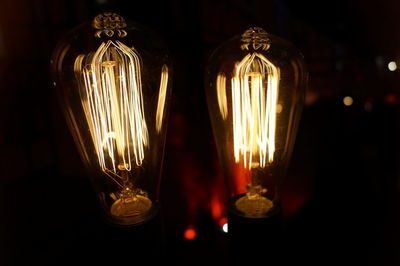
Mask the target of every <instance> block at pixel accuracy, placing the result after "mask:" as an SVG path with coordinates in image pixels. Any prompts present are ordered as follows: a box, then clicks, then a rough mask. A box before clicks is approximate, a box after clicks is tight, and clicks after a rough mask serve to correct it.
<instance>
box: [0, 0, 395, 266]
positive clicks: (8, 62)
mask: <svg viewBox="0 0 400 266" xmlns="http://www.w3.org/2000/svg"><path fill="white" fill-rule="evenodd" d="M103 9H112V10H115V11H117V12H119V13H121V14H122V15H123V16H125V17H128V18H130V19H132V20H134V21H136V22H138V23H140V24H143V25H146V26H148V27H150V28H152V29H153V30H155V31H156V32H158V33H159V34H160V35H161V37H162V38H163V39H164V40H165V41H166V42H167V44H168V46H169V48H170V51H171V54H172V56H173V59H174V81H173V97H172V108H171V114H170V119H169V130H168V140H167V147H166V153H165V167H164V177H163V181H162V184H161V191H162V195H161V200H162V208H161V211H160V214H159V216H158V217H156V218H155V219H154V220H153V221H151V222H149V223H148V224H145V225H142V226H138V227H134V228H116V227H113V226H110V225H108V224H107V223H106V222H105V221H104V220H103V219H102V218H101V214H100V213H101V212H100V210H99V209H98V205H97V202H96V197H95V194H94V192H93V190H92V188H91V186H90V183H89V181H88V179H87V178H86V177H85V174H84V171H83V166H82V163H81V161H80V159H79V156H78V153H77V151H76V149H75V146H74V144H73V141H72V138H71V136H70V133H69V132H68V129H67V127H66V124H65V122H64V118H63V117H62V114H61V111H60V108H59V106H58V102H57V101H56V99H55V97H54V88H53V87H52V82H51V77H50V73H49V72H50V71H49V61H50V55H51V52H52V49H53V48H54V46H55V44H56V43H57V41H58V40H59V39H60V38H61V37H62V36H63V34H65V33H66V31H68V30H70V29H71V28H73V27H74V26H76V25H78V24H81V23H83V22H86V21H90V20H91V19H92V18H93V17H94V16H95V15H96V14H97V13H98V12H99V11H101V10H103ZM399 17H400V2H398V1H396V0H381V1H361V0H348V1H346V0H335V1H333V0H326V1H289V0H264V1H262V0H247V1H245V0H231V1H229V0H215V1H211V0H208V1H207V0H204V1H200V0H198V1H196V0H193V1H184V0H169V1H160V2H157V1H140V2H139V1H116V0H114V1H112V0H91V1H89V0H86V1H79V0H69V1H68V0H57V1H50V0H47V1H45V0H0V265H80V264H82V263H86V264H89V265H96V264H97V265H117V264H122V263H123V264H125V265H135V264H137V263H138V262H140V261H145V262H147V263H149V264H150V265H151V264H152V263H151V262H155V261H157V260H158V259H159V258H161V259H162V263H170V264H172V265H231V264H236V262H248V261H251V262H254V263H257V264H259V265H287V264H293V263H296V264H299V263H300V264H301V265H303V264H308V265H338V264H339V265H349V264H353V265H399V264H400V244H399V240H400V230H399V229H400V217H399V211H400V209H399V207H400V205H399V188H400V180H399V175H400V173H399V170H400V169H399V162H400V158H399V149H400V143H399V140H398V139H399V137H398V136H400V134H399V133H400V128H399V125H400V116H399V90H400V89H399V87H400V86H399V85H400V79H399V70H396V71H389V69H388V63H389V62H390V61H395V62H397V64H398V65H400V59H399V58H400V54H399V48H400V30H399V27H398V18H399ZM249 26H262V27H264V28H265V29H266V30H267V31H269V32H270V33H272V34H275V35H279V36H281V37H284V38H285V39H287V40H289V41H291V42H292V43H294V44H295V45H296V46H297V47H298V49H299V50H300V51H301V52H302V53H303V54H304V56H305V59H306V62H307V64H308V67H309V71H310V82H309V88H308V91H307V96H306V106H305V109H304V112H303V116H302V120H301V124H300V128H299V132H298V137H297V142H296V145H295V150H294V156H293V159H292V162H291V165H290V170H289V174H288V177H287V179H286V182H285V185H284V187H283V194H282V219H281V221H278V222H276V221H275V220H268V221H243V220H241V219H237V218H235V217H230V218H231V219H230V220H229V233H228V234H225V233H223V231H222V230H221V225H222V224H223V223H224V222H225V221H226V216H227V212H226V209H225V205H224V203H225V202H224V199H225V191H224V185H223V178H222V175H221V171H220V168H219V165H218V159H217V156H216V154H215V148H214V142H213V138H212V134H211V127H210V122H209V118H208V112H207V107H206V101H205V95H204V87H203V77H204V67H205V64H206V60H207V57H208V56H209V55H210V53H211V51H212V50H213V49H214V48H215V47H217V46H218V45H219V44H220V43H222V42H223V41H225V40H227V39H228V38H230V37H232V36H233V35H236V34H240V33H242V32H243V31H244V30H245V29H247V28H248V27H249ZM345 96H351V97H352V98H353V104H352V105H351V106H346V105H344V103H343V98H344V97H345ZM188 228H193V229H194V230H195V231H196V237H195V238H194V239H193V240H188V239H186V238H185V232H186V230H187V229H188ZM248 264H249V263H248Z"/></svg>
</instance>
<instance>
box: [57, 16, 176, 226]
mask: <svg viewBox="0 0 400 266" xmlns="http://www.w3.org/2000/svg"><path fill="white" fill-rule="evenodd" d="M52 69H53V73H54V78H55V84H56V87H57V89H58V92H59V96H60V97H59V98H60V100H61V103H62V105H63V108H64V113H65V115H66V118H67V122H68V125H69V128H70V130H71V131H72V133H73V136H74V140H75V142H76V144H77V146H78V148H79V151H80V154H81V157H82V159H83V161H84V162H85V164H86V166H87V168H88V170H89V173H90V175H91V180H92V181H93V182H92V183H93V185H94V188H95V190H96V192H97V194H98V197H99V199H100V202H101V205H102V206H103V208H104V210H105V213H106V214H107V216H108V217H109V218H110V220H111V221H112V222H114V223H117V224H121V225H133V224H138V223H142V222H144V221H146V220H148V219H150V218H151V217H153V216H154V215H155V213H156V211H157V206H158V194H159V183H160V176H161V165H162V161H163V150H164V143H165V135H166V121H167V119H166V117H167V113H168V102H169V96H170V85H171V62H170V59H169V56H168V52H167V48H166V46H165V45H164V43H163V41H162V40H160V38H159V37H157V35H155V34H154V33H153V32H152V31H150V30H148V29H146V28H144V27H143V26H140V25H138V24H136V23H133V22H130V21H127V20H125V19H124V18H123V17H121V16H120V15H118V14H116V13H112V12H104V13H102V14H99V15H98V16H96V17H95V18H94V19H93V21H92V22H91V23H88V24H84V25H82V26H80V27H78V28H76V29H74V30H73V31H71V32H70V33H69V34H68V35H67V36H66V38H65V40H64V41H62V42H60V43H59V44H58V46H57V47H56V49H55V52H54V55H53V59H52Z"/></svg>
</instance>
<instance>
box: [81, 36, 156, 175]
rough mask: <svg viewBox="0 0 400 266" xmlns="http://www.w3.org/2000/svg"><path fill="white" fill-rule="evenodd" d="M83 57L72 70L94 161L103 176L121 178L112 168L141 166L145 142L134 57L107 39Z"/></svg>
mask: <svg viewBox="0 0 400 266" xmlns="http://www.w3.org/2000/svg"><path fill="white" fill-rule="evenodd" d="M84 57H85V56H84V55H79V56H78V57H77V59H76V60H75V65H74V68H75V73H76V76H77V78H78V81H80V86H79V88H80V91H79V92H80V96H81V103H82V107H83V110H84V113H85V117H86V120H87V122H88V125H89V130H90V133H91V136H92V140H93V143H94V147H95V150H96V153H97V157H98V161H99V164H100V167H101V169H102V170H103V172H105V173H106V174H107V175H108V176H110V174H112V175H114V176H116V177H119V178H121V176H120V175H118V173H117V170H118V171H131V170H132V162H133V163H134V164H136V165H137V166H140V165H142V163H143V160H144V151H145V148H146V147H147V146H148V145H149V137H148V130H147V125H146V120H145V116H144V108H143V95H142V81H141V64H140V57H139V55H138V54H137V52H136V50H135V49H134V48H129V47H127V46H126V45H124V44H123V43H121V42H119V41H115V42H114V41H111V40H109V41H108V42H107V43H104V42H103V43H102V44H101V45H100V46H99V48H98V49H97V51H96V52H95V53H94V54H92V55H89V56H88V57H87V58H84ZM84 60H85V62H84ZM83 62H84V64H83ZM113 179H114V178H113Z"/></svg>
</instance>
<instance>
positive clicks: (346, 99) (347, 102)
mask: <svg viewBox="0 0 400 266" xmlns="http://www.w3.org/2000/svg"><path fill="white" fill-rule="evenodd" d="M343 103H344V105H346V106H350V105H352V104H353V98H351V97H350V96H346V97H344V98H343Z"/></svg>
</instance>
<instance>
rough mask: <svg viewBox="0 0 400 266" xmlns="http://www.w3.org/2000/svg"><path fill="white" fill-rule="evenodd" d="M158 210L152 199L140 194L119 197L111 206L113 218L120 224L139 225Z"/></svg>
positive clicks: (114, 221)
mask: <svg viewBox="0 0 400 266" xmlns="http://www.w3.org/2000/svg"><path fill="white" fill-rule="evenodd" d="M156 212H157V208H155V206H154V204H153V203H152V201H151V200H150V199H149V198H147V197H145V196H140V195H135V196H133V197H132V198H130V199H118V200H116V201H115V202H114V203H113V205H112V206H111V209H110V213H111V217H110V218H111V220H112V221H113V223H117V224H119V225H125V226H129V225H137V224H141V223H144V222H146V221H148V220H150V219H151V218H152V217H153V216H154V215H155V214H156Z"/></svg>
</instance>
